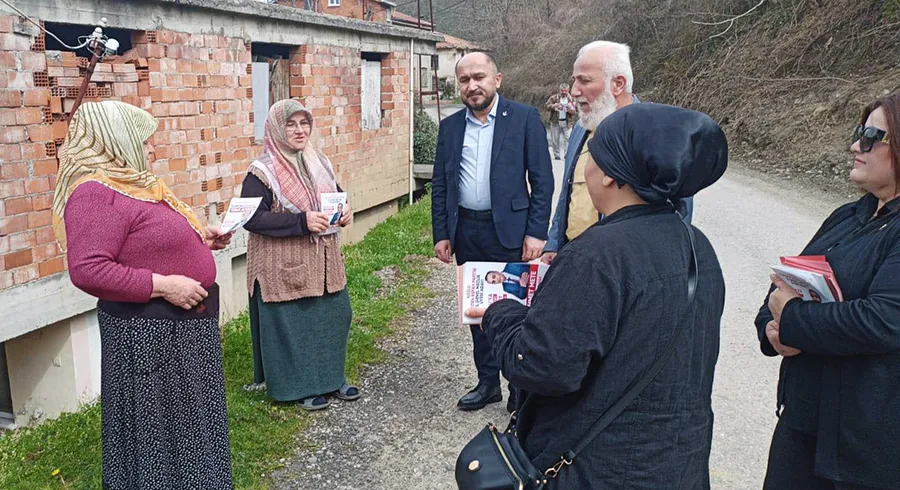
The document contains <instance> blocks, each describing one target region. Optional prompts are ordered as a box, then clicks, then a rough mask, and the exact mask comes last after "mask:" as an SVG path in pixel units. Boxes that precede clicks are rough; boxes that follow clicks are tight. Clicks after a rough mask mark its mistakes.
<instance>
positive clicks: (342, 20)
mask: <svg viewBox="0 0 900 490" xmlns="http://www.w3.org/2000/svg"><path fill="white" fill-rule="evenodd" d="M16 7H17V8H19V9H20V10H22V11H23V12H25V13H26V14H28V15H29V16H32V17H36V18H38V19H41V20H45V21H50V22H59V23H64V24H83V25H90V26H94V25H96V24H97V22H98V21H99V20H100V18H101V17H106V18H107V19H108V21H109V27H115V28H122V29H133V30H147V31H152V30H159V29H167V30H173V31H178V32H189V33H196V34H215V35H222V36H229V37H240V38H243V39H245V40H247V41H253V42H268V43H278V44H288V45H303V44H312V43H315V44H337V45H351V46H352V45H356V46H360V47H361V48H362V49H365V50H372V51H382V50H383V51H385V52H389V51H409V40H410V39H412V40H414V41H415V48H414V50H415V52H416V53H422V54H435V53H436V52H437V51H436V49H435V45H436V43H437V42H439V41H442V40H443V37H442V36H439V35H437V34H434V33H432V32H428V31H422V30H419V29H409V28H405V27H397V26H393V25H391V24H383V23H378V22H366V21H362V20H357V19H350V18H346V17H338V16H334V15H327V14H320V13H316V12H311V11H309V10H304V9H298V8H292V7H284V6H279V5H269V4H265V3H262V2H259V1H256V0H153V1H150V0H67V1H63V0H30V1H28V2H17V4H16ZM0 11H2V12H9V13H10V14H13V13H14V12H13V11H12V10H11V9H10V8H9V7H7V6H5V5H2V4H0ZM379 44H381V45H383V46H384V47H383V48H380V49H379ZM395 44H396V45H395ZM403 46H405V49H402V47H403Z"/></svg>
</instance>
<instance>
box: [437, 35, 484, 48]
mask: <svg viewBox="0 0 900 490" xmlns="http://www.w3.org/2000/svg"><path fill="white" fill-rule="evenodd" d="M439 34H440V35H442V36H444V40H443V41H442V42H439V43H437V49H464V50H468V51H487V50H486V49H484V48H483V47H481V46H479V45H477V44H475V43H473V42H472V41H469V40H467V39H463V38H461V37H456V36H451V35H450V34H444V33H443V32H441V33H439Z"/></svg>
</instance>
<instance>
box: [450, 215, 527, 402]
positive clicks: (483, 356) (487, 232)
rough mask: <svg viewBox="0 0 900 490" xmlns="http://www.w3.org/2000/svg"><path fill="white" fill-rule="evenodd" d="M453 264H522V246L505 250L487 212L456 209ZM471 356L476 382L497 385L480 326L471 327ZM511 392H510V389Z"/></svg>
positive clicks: (497, 377) (495, 370) (497, 373)
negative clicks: (456, 221)
mask: <svg viewBox="0 0 900 490" xmlns="http://www.w3.org/2000/svg"><path fill="white" fill-rule="evenodd" d="M455 241H456V243H455V244H454V250H453V251H454V252H455V253H456V263H457V264H459V265H462V264H464V263H466V262H470V261H471V262H521V261H522V246H521V244H520V245H519V247H518V248H506V247H504V246H503V245H502V244H501V243H500V238H498V237H497V231H496V230H495V229H494V219H493V217H492V216H491V212H490V211H472V210H469V209H465V208H459V224H458V225H457V226H456V240H455ZM471 330H472V344H473V346H474V349H473V355H474V357H475V368H476V369H478V382H479V383H484V384H487V385H489V386H499V385H500V365H499V364H498V363H497V360H496V359H494V354H493V353H492V352H491V344H490V342H489V341H488V338H487V335H485V333H484V332H483V331H481V327H480V326H479V325H472V326H471ZM510 391H512V390H510Z"/></svg>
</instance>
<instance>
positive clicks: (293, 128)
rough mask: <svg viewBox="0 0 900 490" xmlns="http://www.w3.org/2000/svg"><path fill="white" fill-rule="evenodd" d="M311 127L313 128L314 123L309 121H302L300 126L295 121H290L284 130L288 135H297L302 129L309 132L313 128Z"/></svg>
mask: <svg viewBox="0 0 900 490" xmlns="http://www.w3.org/2000/svg"><path fill="white" fill-rule="evenodd" d="M311 127H312V123H311V122H309V121H308V120H304V121H300V123H299V124H298V123H297V122H295V121H288V122H287V123H286V124H285V125H284V130H285V132H286V133H296V132H297V131H299V130H300V128H303V129H304V130H305V131H309V128H311Z"/></svg>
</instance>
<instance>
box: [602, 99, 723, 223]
mask: <svg viewBox="0 0 900 490" xmlns="http://www.w3.org/2000/svg"><path fill="white" fill-rule="evenodd" d="M588 150H589V151H590V152H591V157H593V159H594V161H595V162H597V165H598V166H599V167H600V168H601V169H602V170H603V172H605V173H606V175H608V176H610V177H612V178H613V179H614V180H615V181H616V183H617V184H618V185H619V186H620V187H621V186H623V185H625V184H630V185H631V186H632V187H633V188H634V190H635V192H637V194H638V195H639V196H640V197H641V198H642V199H643V200H645V201H647V202H649V203H651V204H658V203H664V202H666V201H671V202H672V204H674V205H675V207H676V209H678V210H679V211H681V210H682V206H681V205H680V202H679V201H680V200H681V199H684V198H687V197H691V196H693V195H694V194H696V193H698V192H700V191H701V190H703V189H705V188H706V187H709V186H710V185H712V184H713V183H715V182H716V181H717V180H719V177H721V176H722V174H724V173H725V169H726V167H727V166H728V141H727V140H726V139H725V133H724V132H723V131H722V128H720V127H719V125H718V124H716V122H715V121H713V120H712V118H711V117H709V116H707V115H706V114H703V113H702V112H697V111H692V110H688V109H682V108H680V107H673V106H668V105H662V104H633V105H630V106H627V107H624V108H622V109H619V110H617V111H616V112H614V113H612V114H611V115H610V116H609V117H607V118H606V119H604V120H603V122H602V123H600V125H599V126H598V127H597V131H596V133H595V135H594V137H592V138H591V139H590V141H588Z"/></svg>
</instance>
